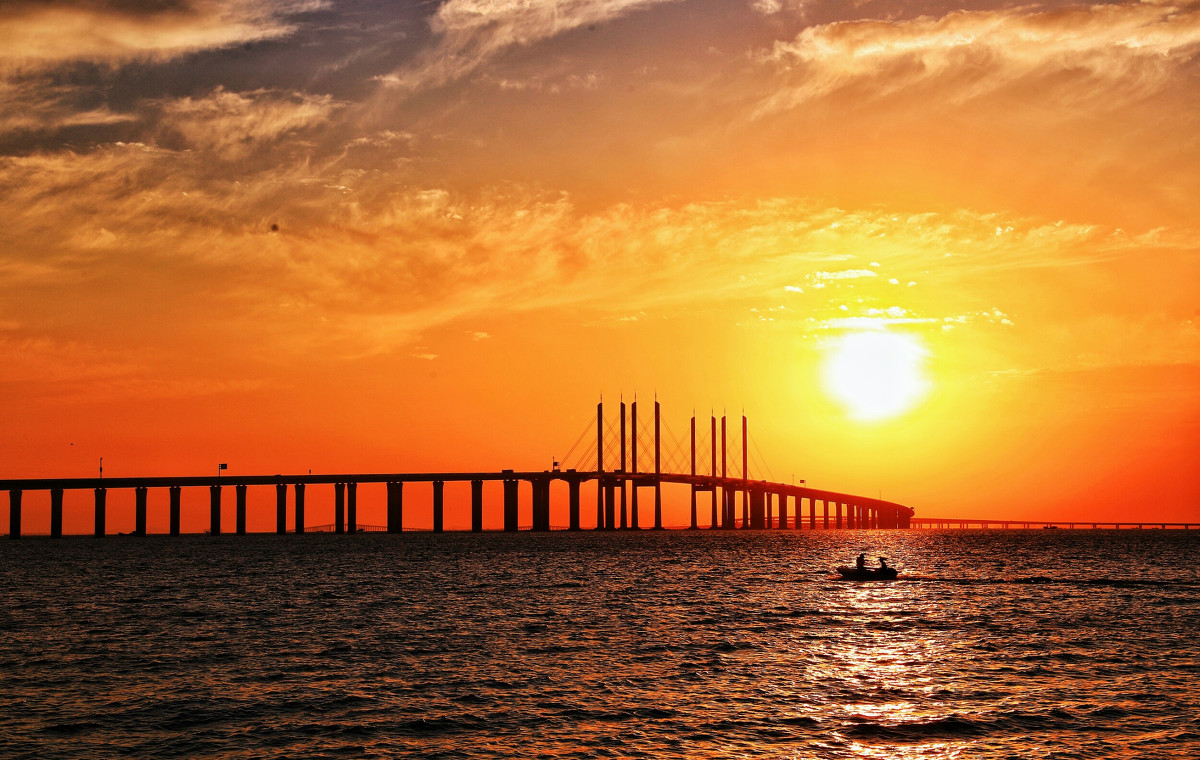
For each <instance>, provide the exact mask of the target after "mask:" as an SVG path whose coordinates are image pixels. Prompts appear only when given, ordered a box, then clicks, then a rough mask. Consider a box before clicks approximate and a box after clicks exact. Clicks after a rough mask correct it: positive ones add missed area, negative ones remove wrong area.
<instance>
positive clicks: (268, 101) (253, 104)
mask: <svg viewBox="0 0 1200 760" xmlns="http://www.w3.org/2000/svg"><path fill="white" fill-rule="evenodd" d="M335 107H336V106H335V104H334V103H333V101H332V99H331V98H330V97H329V96H327V95H307V94H304V93H277V92H268V91H266V90H257V91H254V92H247V93H237V92H227V91H225V90H223V89H220V88H218V89H217V90H216V91H214V92H212V93H210V94H209V95H207V96H205V97H198V98H190V97H187V98H180V99H177V100H172V101H167V102H164V103H163V104H162V113H163V116H162V119H161V120H160V121H159V129H160V131H162V132H164V133H167V134H168V135H170V134H171V133H174V134H178V135H179V136H181V137H182V138H183V140H184V143H185V144H186V145H187V147H189V148H195V149H200V150H206V151H211V152H213V153H216V154H218V155H219V156H221V157H222V158H225V159H236V158H239V157H242V156H245V155H246V154H247V153H249V152H251V151H255V150H259V149H260V148H261V146H262V144H263V143H267V142H271V141H274V140H276V139H278V138H279V137H281V136H283V135H286V134H288V133H292V132H297V131H299V130H302V129H305V128H308V127H311V126H314V125H319V124H322V123H324V121H325V120H326V119H327V118H328V117H329V115H330V114H331V113H332V112H333V110H334V108H335Z"/></svg>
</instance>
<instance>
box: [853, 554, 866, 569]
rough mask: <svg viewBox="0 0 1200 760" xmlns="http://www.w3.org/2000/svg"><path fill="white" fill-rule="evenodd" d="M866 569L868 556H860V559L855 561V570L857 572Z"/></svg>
mask: <svg viewBox="0 0 1200 760" xmlns="http://www.w3.org/2000/svg"><path fill="white" fill-rule="evenodd" d="M866 567H867V555H866V554H860V555H858V559H856V560H854V568H855V569H856V570H864V569H866Z"/></svg>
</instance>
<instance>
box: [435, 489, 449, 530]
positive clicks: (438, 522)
mask: <svg viewBox="0 0 1200 760" xmlns="http://www.w3.org/2000/svg"><path fill="white" fill-rule="evenodd" d="M445 488H446V483H445V482H444V481H441V480H435V481H433V532H434V533H441V532H442V524H443V517H444V515H445V504H444V501H443V496H444V491H445Z"/></svg>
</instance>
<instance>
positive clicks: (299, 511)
mask: <svg viewBox="0 0 1200 760" xmlns="http://www.w3.org/2000/svg"><path fill="white" fill-rule="evenodd" d="M295 530H296V532H297V533H303V532H304V484H303V483H297V484H296V528H295Z"/></svg>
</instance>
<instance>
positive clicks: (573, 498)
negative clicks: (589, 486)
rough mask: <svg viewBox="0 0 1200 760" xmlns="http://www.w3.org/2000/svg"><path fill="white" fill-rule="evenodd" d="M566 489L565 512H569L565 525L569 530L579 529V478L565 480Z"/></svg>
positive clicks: (623, 496) (623, 489) (623, 485)
mask: <svg viewBox="0 0 1200 760" xmlns="http://www.w3.org/2000/svg"><path fill="white" fill-rule="evenodd" d="M567 490H568V492H569V495H568V496H567V512H568V513H569V515H568V518H567V519H568V521H569V522H568V525H567V527H568V529H569V530H579V480H578V479H577V478H572V479H571V480H569V481H567ZM621 498H622V499H624V498H625V484H624V483H621Z"/></svg>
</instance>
